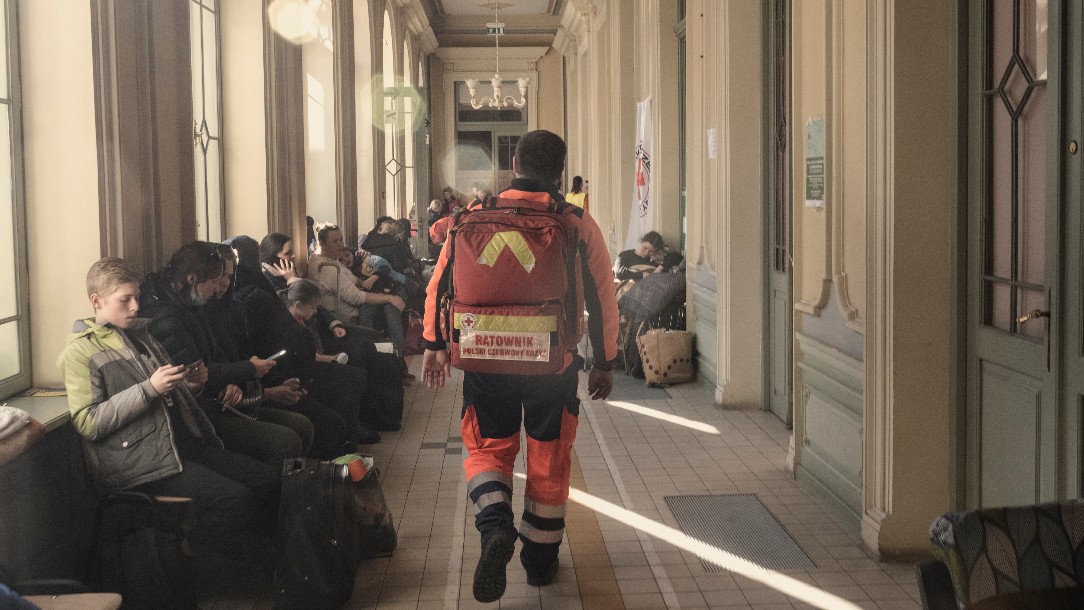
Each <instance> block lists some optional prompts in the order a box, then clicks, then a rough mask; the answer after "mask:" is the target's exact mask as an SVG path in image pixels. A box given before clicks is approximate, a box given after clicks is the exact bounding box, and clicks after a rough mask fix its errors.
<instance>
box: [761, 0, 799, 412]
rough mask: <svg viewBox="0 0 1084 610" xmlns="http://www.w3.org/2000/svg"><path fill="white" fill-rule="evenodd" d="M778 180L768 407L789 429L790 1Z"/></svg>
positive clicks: (780, 37) (776, 58)
mask: <svg viewBox="0 0 1084 610" xmlns="http://www.w3.org/2000/svg"><path fill="white" fill-rule="evenodd" d="M773 11H774V15H773V17H774V18H773V20H772V24H773V30H772V37H773V62H772V66H771V71H772V76H773V79H772V98H773V100H772V102H773V105H772V132H771V134H770V135H769V137H770V142H769V148H770V150H771V151H772V155H771V158H770V163H771V164H772V167H771V171H770V172H768V174H769V175H770V176H772V179H771V184H770V189H769V192H770V196H769V202H768V205H769V207H770V210H769V213H768V214H767V216H768V237H769V239H768V240H766V243H767V246H768V258H769V260H770V261H771V264H770V265H769V266H768V299H767V300H768V307H769V312H768V332H767V333H766V334H765V336H766V337H767V340H768V345H767V346H765V347H766V349H765V354H766V355H767V364H768V408H769V409H771V411H772V413H775V415H776V416H777V417H778V418H779V419H781V420H783V421H784V422H785V423H786V424H787V425H788V426H790V425H791V423H792V421H791V420H792V412H791V390H790V388H791V355H792V353H793V348H792V346H791V340H792V333H791V329H792V328H793V315H794V308H793V306H792V303H791V301H792V292H791V267H792V265H791V258H790V257H791V254H790V239H791V226H790V218H791V216H790V214H791V188H790V185H791V183H790V125H789V123H788V120H789V117H790V0H776V1H775V3H774V4H773Z"/></svg>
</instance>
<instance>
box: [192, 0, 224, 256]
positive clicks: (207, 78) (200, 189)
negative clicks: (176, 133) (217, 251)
mask: <svg viewBox="0 0 1084 610" xmlns="http://www.w3.org/2000/svg"><path fill="white" fill-rule="evenodd" d="M188 15H189V31H190V32H191V35H192V55H191V58H192V131H193V133H194V134H195V137H194V142H195V150H194V151H193V156H194V158H195V179H196V184H195V195H196V235H197V236H199V238H200V239H204V240H207V241H219V240H221V239H222V238H224V237H225V235H224V233H225V207H224V205H223V202H224V200H225V197H224V194H225V192H224V189H223V187H222V177H223V167H222V120H221V117H222V95H221V92H222V81H221V79H220V76H219V75H220V74H221V73H222V70H221V63H220V59H219V58H220V53H219V49H220V46H221V45H220V42H219V28H218V25H219V19H218V1H217V0H190V2H189V4H188Z"/></svg>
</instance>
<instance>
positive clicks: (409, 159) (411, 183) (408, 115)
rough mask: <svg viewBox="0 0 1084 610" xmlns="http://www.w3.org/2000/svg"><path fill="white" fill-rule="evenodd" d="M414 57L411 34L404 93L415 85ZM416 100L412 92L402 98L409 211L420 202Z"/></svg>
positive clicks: (407, 39) (405, 60) (406, 44)
mask: <svg viewBox="0 0 1084 610" xmlns="http://www.w3.org/2000/svg"><path fill="white" fill-rule="evenodd" d="M413 57H414V45H413V44H411V41H410V37H409V36H407V37H404V40H403V63H402V66H403V74H404V76H403V86H402V91H403V92H404V93H408V91H407V90H408V89H410V88H413V86H414V83H413V80H414V79H413V78H412V77H413V74H412V70H411V69H410V66H411V65H413V64H414V61H413ZM416 100H417V98H416V97H415V96H414V95H410V94H406V95H403V96H402V98H401V100H400V104H402V108H401V111H402V119H401V121H400V124H401V125H402V126H403V135H402V138H403V141H404V146H403V155H402V156H403V165H404V168H405V171H404V175H403V182H404V187H405V189H404V190H405V191H406V200H405V201H404V202H403V203H404V206H405V207H406V208H407V209H408V210H407V211H409V208H410V207H411V206H414V205H417V203H418V197H417V184H416V183H415V178H416V176H417V173H416V172H415V171H414V160H415V158H416V157H415V154H414V152H415V151H414V124H415V123H416V121H415V120H414V113H415V112H417V111H418V108H416V107H415V106H416ZM402 215H403V214H401V213H400V214H399V215H398V216H402Z"/></svg>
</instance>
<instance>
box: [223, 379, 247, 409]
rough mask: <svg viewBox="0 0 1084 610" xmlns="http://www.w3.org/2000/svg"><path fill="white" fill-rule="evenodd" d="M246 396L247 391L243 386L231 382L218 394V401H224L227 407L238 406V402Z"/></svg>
mask: <svg viewBox="0 0 1084 610" xmlns="http://www.w3.org/2000/svg"><path fill="white" fill-rule="evenodd" d="M244 397H245V393H244V392H243V391H241V387H240V386H238V385H236V384H233V383H231V384H230V385H228V386H226V387H225V388H224V389H223V390H222V391H221V392H219V394H218V402H220V403H222V406H225V407H236V406H237V403H239V402H241V399H242V398H244Z"/></svg>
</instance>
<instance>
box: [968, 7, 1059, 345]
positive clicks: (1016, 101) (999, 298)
mask: <svg viewBox="0 0 1084 610" xmlns="http://www.w3.org/2000/svg"><path fill="white" fill-rule="evenodd" d="M987 14H988V15H989V16H990V18H989V19H988V21H987V23H988V25H987V30H986V43H987V46H986V53H987V71H986V74H985V79H986V84H985V87H984V89H985V91H984V97H985V103H984V113H985V116H984V125H985V131H986V138H985V151H984V158H985V173H986V190H987V192H986V195H985V198H984V213H983V219H984V231H983V237H984V248H983V249H984V260H983V269H984V290H983V293H984V312H985V315H984V320H983V322H984V323H985V324H986V325H988V326H993V327H994V328H997V329H999V330H1002V331H1005V332H1008V333H1011V334H1013V335H1019V336H1023V337H1026V338H1030V339H1033V340H1041V339H1042V338H1043V337H1045V335H1046V326H1045V323H1043V322H1042V321H1032V322H1030V323H1026V324H1024V323H1020V322H1018V320H1017V318H1018V317H1019V316H1021V315H1023V314H1026V313H1028V312H1030V311H1032V310H1035V309H1046V308H1047V295H1046V260H1045V246H1046V144H1047V135H1046V74H1047V69H1046V52H1047V42H1046V40H1047V25H1048V24H1047V14H1046V0H989V1H988V2H987Z"/></svg>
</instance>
